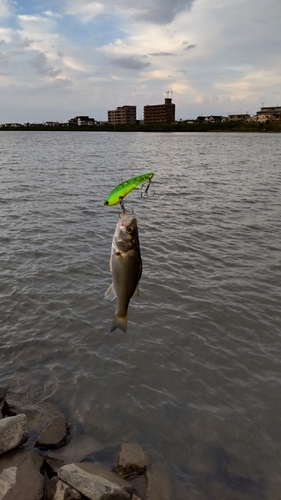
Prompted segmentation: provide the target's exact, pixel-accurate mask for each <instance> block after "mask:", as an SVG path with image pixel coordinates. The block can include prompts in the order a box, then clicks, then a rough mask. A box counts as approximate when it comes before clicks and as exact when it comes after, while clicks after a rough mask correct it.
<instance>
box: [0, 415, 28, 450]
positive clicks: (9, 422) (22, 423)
mask: <svg viewBox="0 0 281 500" xmlns="http://www.w3.org/2000/svg"><path fill="white" fill-rule="evenodd" d="M27 440H28V432H27V427H26V416H25V415H17V416H16V417H7V418H3V419H2V420H0V455H1V454H2V453H6V451H10V450H13V449H14V448H16V447H17V446H20V445H21V444H23V443H25V442H26V441H27Z"/></svg>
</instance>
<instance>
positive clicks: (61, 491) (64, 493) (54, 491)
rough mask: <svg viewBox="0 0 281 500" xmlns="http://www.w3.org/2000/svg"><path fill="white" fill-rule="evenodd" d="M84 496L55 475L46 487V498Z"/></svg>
mask: <svg viewBox="0 0 281 500" xmlns="http://www.w3.org/2000/svg"><path fill="white" fill-rule="evenodd" d="M0 498H1V497H0ZM83 498H85V497H84V496H83V495H81V493H79V491H77V490H75V489H74V488H71V486H69V485H68V484H66V483H64V482H63V481H61V480H60V479H59V478H58V477H53V478H52V479H51V481H49V483H48V485H47V488H46V500H83Z"/></svg>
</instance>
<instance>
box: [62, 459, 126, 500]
mask: <svg viewBox="0 0 281 500" xmlns="http://www.w3.org/2000/svg"><path fill="white" fill-rule="evenodd" d="M58 477H59V479H61V480H62V481H64V482H65V483H67V484H69V485H70V486H72V487H73V488H75V489H76V490H78V491H80V493H82V494H83V495H85V496H86V497H87V498H89V499H90V500H131V499H132V496H133V488H132V486H131V485H130V484H129V483H128V482H127V481H125V479H123V478H121V477H119V476H118V475H117V474H115V473H114V472H111V471H109V470H108V469H106V468H105V467H103V466H101V465H99V464H95V463H94V464H93V463H89V462H83V463H73V464H70V465H65V466H63V467H62V468H61V469H60V470H59V473H58Z"/></svg>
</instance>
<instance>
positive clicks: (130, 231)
mask: <svg viewBox="0 0 281 500" xmlns="http://www.w3.org/2000/svg"><path fill="white" fill-rule="evenodd" d="M127 232H128V233H129V234H131V233H132V232H133V228H132V227H131V226H129V227H127Z"/></svg>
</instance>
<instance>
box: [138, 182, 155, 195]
mask: <svg viewBox="0 0 281 500" xmlns="http://www.w3.org/2000/svg"><path fill="white" fill-rule="evenodd" d="M151 181H152V178H151V179H149V180H148V181H147V182H146V183H144V184H143V185H142V187H141V198H144V197H145V196H150V195H149V194H148V190H149V187H150V184H151ZM154 195H155V191H153V193H152V195H151V196H154Z"/></svg>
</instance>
